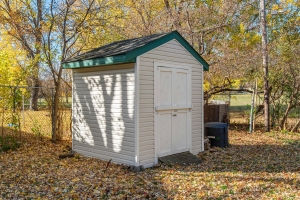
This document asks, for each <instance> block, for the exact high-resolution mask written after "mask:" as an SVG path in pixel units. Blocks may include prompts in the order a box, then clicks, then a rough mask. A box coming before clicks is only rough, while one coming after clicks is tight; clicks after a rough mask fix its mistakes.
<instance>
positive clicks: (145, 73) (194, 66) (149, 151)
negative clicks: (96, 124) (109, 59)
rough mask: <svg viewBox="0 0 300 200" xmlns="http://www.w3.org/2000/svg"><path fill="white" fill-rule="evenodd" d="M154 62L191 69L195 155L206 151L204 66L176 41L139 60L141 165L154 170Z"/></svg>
mask: <svg viewBox="0 0 300 200" xmlns="http://www.w3.org/2000/svg"><path fill="white" fill-rule="evenodd" d="M154 61H162V62H169V63H175V64H176V65H180V64H182V65H185V66H187V65H188V66H191V70H192V83H191V87H192V97H191V98H192V100H191V101H192V105H193V108H192V110H191V111H192V114H191V125H192V128H191V139H192V147H191V153H193V154H197V153H199V152H200V151H202V148H203V147H202V143H203V141H202V140H203V134H204V133H203V132H202V128H203V119H202V118H203V117H202V112H203V100H202V98H203V96H202V92H203V80H202V73H203V66H202V65H201V64H200V63H199V62H198V61H197V60H196V59H195V58H194V57H193V56H192V55H191V54H190V53H189V52H188V51H187V50H185V48H184V47H182V46H181V45H180V44H179V43H178V42H177V41H176V40H175V39H174V40H171V41H170V42H167V43H165V44H163V45H161V46H159V47H157V48H155V49H153V50H151V51H149V52H147V53H145V54H143V55H141V56H139V83H140V85H139V162H140V165H144V166H145V167H150V166H153V165H154V162H155V155H154V151H155V144H154Z"/></svg>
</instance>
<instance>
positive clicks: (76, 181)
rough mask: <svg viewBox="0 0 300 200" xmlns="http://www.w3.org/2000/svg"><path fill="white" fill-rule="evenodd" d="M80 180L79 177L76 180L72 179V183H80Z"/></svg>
mask: <svg viewBox="0 0 300 200" xmlns="http://www.w3.org/2000/svg"><path fill="white" fill-rule="evenodd" d="M79 180H80V179H79V178H78V177H76V178H73V179H72V182H78V181H79Z"/></svg>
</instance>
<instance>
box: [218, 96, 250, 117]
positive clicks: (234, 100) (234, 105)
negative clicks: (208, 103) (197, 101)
mask: <svg viewBox="0 0 300 200" xmlns="http://www.w3.org/2000/svg"><path fill="white" fill-rule="evenodd" d="M251 98H252V94H243V93H241V94H231V95H230V99H229V96H228V94H224V95H214V96H213V97H212V100H221V101H229V100H230V107H229V109H230V111H231V112H244V111H247V110H249V111H250V109H251V102H252V99H251Z"/></svg>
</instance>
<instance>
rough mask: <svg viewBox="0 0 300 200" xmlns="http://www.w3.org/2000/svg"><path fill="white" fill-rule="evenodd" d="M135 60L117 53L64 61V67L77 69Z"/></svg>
mask: <svg viewBox="0 0 300 200" xmlns="http://www.w3.org/2000/svg"><path fill="white" fill-rule="evenodd" d="M132 62H135V59H131V60H128V59H126V55H117V56H110V57H105V58H94V59H89V60H79V61H74V62H69V63H64V64H63V68H64V69H76V68H82V67H95V66H103V65H114V64H122V63H132Z"/></svg>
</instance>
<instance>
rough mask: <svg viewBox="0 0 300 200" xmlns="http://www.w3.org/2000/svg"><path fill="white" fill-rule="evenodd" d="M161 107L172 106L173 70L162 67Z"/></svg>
mask: <svg viewBox="0 0 300 200" xmlns="http://www.w3.org/2000/svg"><path fill="white" fill-rule="evenodd" d="M159 82H160V91H159V93H160V95H159V96H160V105H161V106H170V105H172V70H170V69H169V68H163V67H160V80H159Z"/></svg>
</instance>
